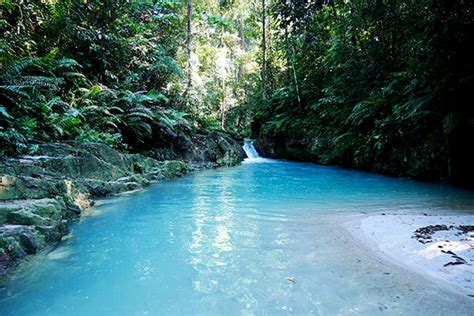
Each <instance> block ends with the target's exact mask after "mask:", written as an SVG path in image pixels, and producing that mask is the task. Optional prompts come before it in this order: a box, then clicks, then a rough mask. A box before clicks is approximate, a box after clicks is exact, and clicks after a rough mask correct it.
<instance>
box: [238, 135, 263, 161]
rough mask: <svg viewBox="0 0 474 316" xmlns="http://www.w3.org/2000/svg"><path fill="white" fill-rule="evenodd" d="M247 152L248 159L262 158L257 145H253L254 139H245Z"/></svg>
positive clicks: (244, 147)
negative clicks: (256, 147)
mask: <svg viewBox="0 0 474 316" xmlns="http://www.w3.org/2000/svg"><path fill="white" fill-rule="evenodd" d="M242 148H243V149H244V151H245V153H246V154H247V157H248V159H258V158H261V157H260V155H259V154H258V152H257V150H256V149H255V147H253V140H252V139H245V140H244V146H242Z"/></svg>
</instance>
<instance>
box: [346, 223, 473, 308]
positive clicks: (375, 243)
mask: <svg viewBox="0 0 474 316" xmlns="http://www.w3.org/2000/svg"><path fill="white" fill-rule="evenodd" d="M473 225H474V215H460V216H415V215H374V216H369V217H363V218H360V217H358V218H355V219H352V220H350V221H349V222H346V223H345V224H344V226H345V227H346V228H347V230H348V231H349V232H351V233H352V234H353V235H354V237H356V238H357V239H359V240H360V241H362V242H363V243H365V244H366V245H367V246H368V247H370V248H371V249H375V250H376V252H377V253H378V254H379V255H382V256H384V257H385V258H386V259H388V260H390V261H391V262H393V263H395V264H396V265H399V266H401V267H402V268H405V269H407V270H410V271H412V272H414V273H417V274H421V275H424V276H425V277H427V278H429V279H431V280H433V281H435V282H443V283H444V284H445V286H446V287H450V288H451V289H452V290H453V291H456V292H458V293H460V294H463V295H470V296H471V295H473V294H474V229H472V226H473ZM473 300H474V298H473Z"/></svg>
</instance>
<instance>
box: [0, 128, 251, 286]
mask: <svg viewBox="0 0 474 316" xmlns="http://www.w3.org/2000/svg"><path fill="white" fill-rule="evenodd" d="M206 136H207V141H206V142H195V143H192V142H189V143H188V144H186V146H183V149H181V150H180V152H178V153H176V151H174V152H173V158H179V159H175V160H162V153H163V150H162V151H160V152H159V154H158V153H157V154H156V155H155V158H158V159H155V158H151V157H149V156H144V155H141V154H129V153H123V152H120V151H118V150H115V149H113V148H111V147H109V146H107V145H104V144H95V143H88V144H84V143H79V142H64V143H48V144H38V150H37V152H36V154H35V156H24V157H18V158H9V159H4V160H1V161H0V177H1V179H0V277H1V276H3V275H5V274H6V273H7V272H8V271H9V270H11V268H13V267H15V266H16V265H17V264H18V263H20V262H21V261H22V260H24V259H25V258H26V257H28V256H29V255H34V254H36V253H38V252H40V251H41V250H43V249H45V248H46V247H48V246H49V245H52V244H55V243H57V242H59V241H61V239H62V238H63V237H64V236H66V235H67V234H68V233H69V224H70V223H71V222H72V221H73V220H75V219H77V218H79V217H80V216H82V215H85V214H87V213H88V212H89V211H90V210H91V208H92V207H93V205H94V200H95V199H97V198H101V197H106V196H111V195H115V194H119V193H123V192H127V191H134V190H139V189H141V188H144V187H146V186H148V185H150V184H151V183H153V182H157V181H162V180H166V179H173V178H176V177H181V176H183V175H185V174H186V173H188V172H190V171H194V170H200V169H207V168H215V167H220V166H233V165H236V164H239V163H240V162H241V161H242V160H243V158H244V156H245V153H244V152H243V150H242V148H241V144H240V143H239V142H238V141H237V140H235V139H233V138H231V137H229V136H228V135H226V134H223V133H210V134H208V135H206ZM150 156H153V153H151V155H150Z"/></svg>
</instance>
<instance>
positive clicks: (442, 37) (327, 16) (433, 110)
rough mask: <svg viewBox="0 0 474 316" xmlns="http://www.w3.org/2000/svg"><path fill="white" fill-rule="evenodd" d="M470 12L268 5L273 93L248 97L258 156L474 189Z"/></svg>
mask: <svg viewBox="0 0 474 316" xmlns="http://www.w3.org/2000/svg"><path fill="white" fill-rule="evenodd" d="M473 9H474V8H473V5H472V3H471V2H469V1H453V0H419V1H397V0H354V1H335V0H334V1H333V0H330V1H309V0H293V1H287V0H274V1H272V3H271V4H270V5H269V11H270V12H271V15H270V18H269V19H270V21H271V23H270V25H271V34H272V35H271V39H270V42H271V47H270V49H269V54H268V61H267V63H268V66H267V67H268V69H269V70H268V74H267V77H269V78H268V79H267V80H266V81H267V82H266V84H267V86H269V85H270V86H271V91H272V92H271V95H270V96H269V97H268V98H266V99H263V100H261V99H262V98H261V97H260V94H259V93H258V92H257V93H255V95H254V99H255V100H259V101H257V102H258V104H259V105H258V106H257V109H256V116H255V122H254V124H253V131H254V134H255V135H256V136H258V137H259V138H260V143H261V144H262V148H265V146H267V147H272V150H273V151H274V153H273V154H274V155H276V156H280V157H289V158H293V159H302V160H312V161H317V162H321V163H330V164H339V165H345V166H350V167H356V168H361V169H366V170H372V171H377V172H382V173H386V174H392V175H402V176H411V177H418V178H424V179H427V178H428V179H435V178H450V179H455V180H456V179H457V180H463V179H464V180H466V181H468V182H469V181H470V182H471V183H472V180H471V179H472V176H474V172H473V170H474V168H473V166H472V161H474V159H473V158H474V157H473V155H472V154H469V153H468V151H469V150H468V148H471V147H472V144H473V142H472V137H473V136H474V109H473V107H472V105H471V102H470V93H469V90H470V89H471V88H472V81H473V66H472V65H473V63H472V56H473V49H472V47H473V46H472V39H473V33H472V30H473V20H474V11H473ZM257 102H255V103H257ZM270 151H271V150H269V152H270ZM469 178H470V179H469Z"/></svg>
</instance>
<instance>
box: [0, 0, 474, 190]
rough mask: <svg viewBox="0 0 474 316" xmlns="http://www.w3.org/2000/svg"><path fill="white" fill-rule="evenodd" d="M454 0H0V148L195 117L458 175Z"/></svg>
mask: <svg viewBox="0 0 474 316" xmlns="http://www.w3.org/2000/svg"><path fill="white" fill-rule="evenodd" d="M473 14H474V11H473V5H472V3H471V2H470V1H463V0H418V1H413V0H408V1H399V0H353V1H347V0H291V1H290V0H253V1H244V0H230V1H229V0H211V1H203V0H187V1H184V0H114V1H112V0H84V1H72V0H64V1H58V0H21V1H16V0H1V1H0V34H1V38H0V157H3V156H14V155H21V154H29V153H32V152H34V150H35V145H34V144H36V143H38V142H49V141H58V140H60V141H66V140H79V141H84V142H88V141H92V142H103V143H107V144H111V145H113V146H115V147H119V148H122V149H126V150H131V151H144V150H148V149H150V148H151V147H154V146H161V145H164V144H172V143H173V140H174V139H175V138H176V137H177V136H178V135H182V134H189V133H193V131H194V130H196V129H199V128H206V129H222V130H226V131H228V132H231V133H233V134H235V135H238V136H250V135H251V134H253V136H254V137H256V138H258V140H259V142H258V143H259V144H260V148H261V149H262V150H263V151H265V153H266V154H268V155H272V156H276V157H285V158H291V159H299V160H309V161H315V162H319V163H325V164H338V165H344V166H349V167H355V168H360V169H366V170H371V171H376V172H381V173H386V174H392V175H399V176H410V177H416V178H424V179H439V178H445V179H452V180H456V181H466V182H471V183H472V180H469V179H472V178H473V177H474V164H472V161H474V156H473V154H470V153H469V152H470V150H469V149H470V147H472V136H473V135H474V113H473V112H474V109H473V107H472V106H471V105H470V101H469V100H470V94H469V92H470V89H471V87H472V79H473V67H472V56H473V55H474V54H473V50H472V47H473V45H472V38H473V34H472V30H473V29H474V28H473V20H474V17H473Z"/></svg>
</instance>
